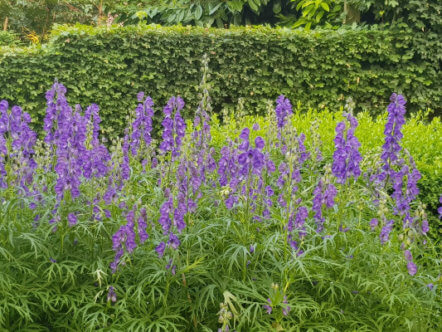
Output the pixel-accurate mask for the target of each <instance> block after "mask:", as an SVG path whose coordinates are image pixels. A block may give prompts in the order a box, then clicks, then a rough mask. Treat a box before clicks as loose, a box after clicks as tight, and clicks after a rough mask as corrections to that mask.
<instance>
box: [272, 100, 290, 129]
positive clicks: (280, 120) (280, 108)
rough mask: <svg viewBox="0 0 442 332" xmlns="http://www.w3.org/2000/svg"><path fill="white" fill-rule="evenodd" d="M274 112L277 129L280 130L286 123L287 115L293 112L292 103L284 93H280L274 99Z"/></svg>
mask: <svg viewBox="0 0 442 332" xmlns="http://www.w3.org/2000/svg"><path fill="white" fill-rule="evenodd" d="M275 113H276V119H277V126H278V129H280V130H281V129H282V128H284V126H285V125H286V123H287V119H286V118H287V116H289V115H290V114H292V113H293V111H292V104H291V103H290V100H289V99H288V98H286V97H285V96H284V95H280V96H279V97H278V99H276V108H275Z"/></svg>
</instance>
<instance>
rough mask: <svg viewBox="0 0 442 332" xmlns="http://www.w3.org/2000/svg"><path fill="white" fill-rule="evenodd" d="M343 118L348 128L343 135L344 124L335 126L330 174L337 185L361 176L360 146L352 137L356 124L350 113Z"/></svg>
mask: <svg viewBox="0 0 442 332" xmlns="http://www.w3.org/2000/svg"><path fill="white" fill-rule="evenodd" d="M344 116H345V117H346V118H347V120H348V122H349V123H350V127H349V128H348V129H347V132H346V133H345V129H346V125H345V123H344V122H339V123H338V125H337V126H336V137H335V139H334V142H335V152H334V154H333V165H332V173H333V175H334V176H336V178H337V179H338V182H339V183H345V182H346V181H347V179H348V178H350V177H354V178H355V179H357V178H358V177H359V175H360V174H361V170H360V168H359V163H360V162H361V161H362V156H361V154H360V153H359V147H360V146H361V144H360V143H359V141H358V139H357V138H356V136H354V131H355V129H356V127H357V126H358V122H357V120H356V118H355V117H353V116H352V115H351V114H350V113H344ZM344 133H345V138H344Z"/></svg>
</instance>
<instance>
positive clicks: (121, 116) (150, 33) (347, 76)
mask: <svg viewBox="0 0 442 332" xmlns="http://www.w3.org/2000/svg"><path fill="white" fill-rule="evenodd" d="M411 40H412V38H411V36H410V35H407V34H405V33H401V32H395V31H389V30H376V29H349V28H342V29H340V30H337V31H332V30H322V31H311V32H305V31H298V30H287V29H272V28H268V27H243V28H232V29H228V30H225V29H207V28H195V27H159V26H154V25H152V26H129V27H112V28H106V27H100V28H93V27H90V26H82V25H77V26H73V27H68V26H58V27H56V28H55V30H54V31H53V33H52V36H51V39H50V42H49V43H48V44H47V45H43V46H42V47H40V48H38V47H34V48H27V49H10V48H3V49H0V99H7V100H9V101H10V102H11V103H15V104H19V105H23V106H25V107H26V110H27V111H28V112H30V113H31V114H32V115H33V116H34V117H35V115H38V119H39V120H41V119H42V117H43V116H44V112H45V99H44V92H45V91H46V90H47V89H48V88H49V87H50V86H51V84H52V82H53V81H54V79H56V78H57V79H58V80H59V81H61V82H62V83H63V84H65V85H66V86H67V87H69V92H68V99H69V101H70V102H73V103H80V104H82V105H83V106H86V105H88V104H90V103H93V102H95V103H97V104H98V105H99V106H100V108H101V110H102V111H101V114H102V117H103V118H104V119H105V121H104V123H106V124H107V125H108V126H110V128H112V133H121V132H122V128H123V126H124V125H125V123H126V122H125V117H126V116H127V114H128V112H129V111H130V110H132V109H133V108H134V107H135V105H136V93H137V92H138V91H141V90H142V91H145V92H146V93H147V94H149V95H151V96H153V97H154V98H155V102H156V105H157V106H161V105H163V104H164V103H165V102H166V100H167V99H168V98H169V97H170V96H171V95H174V94H179V95H181V96H183V98H184V99H185V101H186V102H187V104H188V105H190V106H188V108H187V109H188V110H190V109H191V107H195V105H197V102H198V100H199V97H198V84H199V81H200V79H201V69H200V67H201V61H200V60H201V58H202V55H203V54H204V53H208V54H209V56H210V64H209V66H210V70H211V73H212V75H211V81H210V82H211V92H210V93H211V97H212V101H213V107H214V110H215V111H220V110H221V109H223V108H233V107H234V105H236V104H237V101H238V98H240V97H244V98H245V109H246V110H247V111H249V112H251V113H260V112H261V111H264V110H265V108H266V103H265V101H266V100H268V99H272V100H274V99H275V98H276V97H277V96H278V95H279V94H281V93H283V94H285V95H286V96H288V97H289V98H290V99H291V100H292V101H293V102H296V101H301V102H302V103H303V104H304V105H306V106H312V107H319V108H323V107H330V108H332V109H335V108H337V107H338V106H342V105H343V104H344V103H345V100H346V98H347V97H348V96H352V97H353V99H354V100H355V102H356V105H357V107H358V108H359V110H369V111H370V112H371V113H372V114H377V113H379V112H380V111H384V110H385V107H386V105H387V103H388V97H389V96H390V94H391V92H393V91H397V92H401V93H403V94H404V95H405V96H406V97H407V99H408V105H407V109H408V110H411V111H415V110H417V109H422V108H426V107H430V108H432V109H434V110H435V112H436V114H440V111H441V108H440V100H441V95H442V89H441V85H440V81H441V80H442V75H441V71H440V70H439V68H436V67H435V66H436V65H435V64H434V63H433V64H431V63H429V62H425V61H423V60H420V59H419V58H417V55H416V54H415V53H414V51H413V50H412V49H411V47H410V45H411V42H412V41H411ZM36 118H37V117H36ZM39 123H41V122H39Z"/></svg>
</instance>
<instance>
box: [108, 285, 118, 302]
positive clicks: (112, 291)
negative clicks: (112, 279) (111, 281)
mask: <svg viewBox="0 0 442 332" xmlns="http://www.w3.org/2000/svg"><path fill="white" fill-rule="evenodd" d="M110 301H112V303H115V302H117V294H116V293H115V288H114V287H113V286H110V287H109V291H108V292H107V302H110Z"/></svg>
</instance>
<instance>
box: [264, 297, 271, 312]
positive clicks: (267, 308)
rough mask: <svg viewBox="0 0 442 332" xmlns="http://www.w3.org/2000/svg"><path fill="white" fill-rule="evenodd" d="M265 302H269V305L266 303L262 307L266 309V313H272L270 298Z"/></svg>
mask: <svg viewBox="0 0 442 332" xmlns="http://www.w3.org/2000/svg"><path fill="white" fill-rule="evenodd" d="M267 302H268V303H269V305H267V304H266V305H264V306H263V307H264V309H265V310H266V313H267V314H269V315H270V314H271V313H272V310H273V309H272V306H271V305H272V301H271V300H270V299H267Z"/></svg>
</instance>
